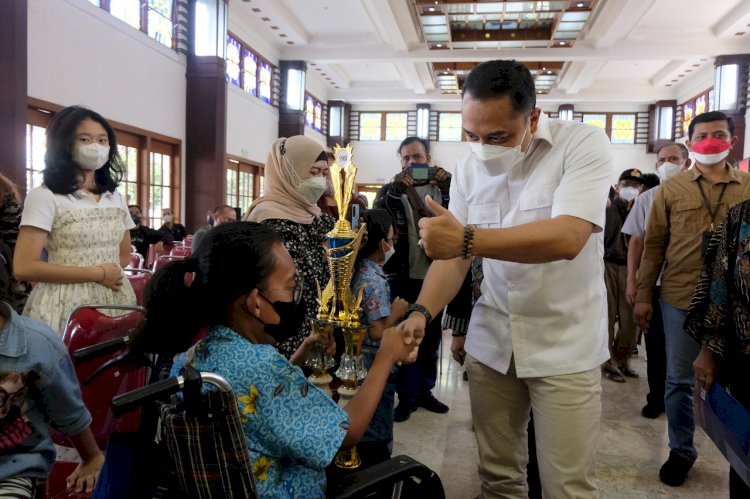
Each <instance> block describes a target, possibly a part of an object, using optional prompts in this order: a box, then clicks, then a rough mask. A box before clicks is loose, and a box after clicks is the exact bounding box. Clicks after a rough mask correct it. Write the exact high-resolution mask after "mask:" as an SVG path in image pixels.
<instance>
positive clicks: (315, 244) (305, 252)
mask: <svg viewBox="0 0 750 499" xmlns="http://www.w3.org/2000/svg"><path fill="white" fill-rule="evenodd" d="M261 223H263V224H265V225H268V226H269V227H271V228H272V229H273V230H275V231H276V232H278V233H279V235H280V236H281V239H282V241H284V246H285V247H286V249H287V251H289V254H290V255H291V256H292V260H294V266H295V267H296V268H297V276H298V278H299V280H300V281H301V282H302V284H303V286H304V290H303V292H302V299H303V301H304V303H305V314H306V316H307V317H315V316H316V315H318V284H319V285H320V288H321V289H323V288H325V286H326V284H328V275H329V274H328V260H327V259H326V253H325V249H324V244H325V243H326V234H327V233H328V232H329V231H330V230H331V229H333V224H334V220H333V218H331V217H329V216H328V215H322V216H320V217H317V218H315V219H314V220H313V222H312V223H311V224H301V223H297V222H292V221H291V220H281V219H268V220H264V221H263V222H261ZM311 332H312V329H311V326H310V321H304V322H303V323H302V325H301V326H300V328H299V330H298V331H297V332H296V333H295V334H294V335H293V336H292V337H291V338H289V339H288V340H286V341H285V342H284V343H282V344H280V345H279V351H280V352H281V353H283V354H284V355H285V356H286V357H287V358H289V357H291V356H292V355H293V354H294V352H296V351H297V349H298V348H299V346H300V345H301V344H302V342H303V341H304V340H305V338H307V337H308V336H310V333H311Z"/></svg>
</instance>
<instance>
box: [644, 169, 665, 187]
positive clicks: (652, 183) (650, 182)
mask: <svg viewBox="0 0 750 499" xmlns="http://www.w3.org/2000/svg"><path fill="white" fill-rule="evenodd" d="M660 182H661V181H660V180H659V175H657V174H655V173H644V174H643V175H641V183H642V184H643V186H644V187H645V188H646V189H653V188H654V187H656V186H657V185H659V183H660Z"/></svg>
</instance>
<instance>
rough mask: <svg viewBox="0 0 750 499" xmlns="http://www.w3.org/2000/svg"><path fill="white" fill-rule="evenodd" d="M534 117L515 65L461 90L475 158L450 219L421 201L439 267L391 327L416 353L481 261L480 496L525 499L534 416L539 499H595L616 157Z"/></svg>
mask: <svg viewBox="0 0 750 499" xmlns="http://www.w3.org/2000/svg"><path fill="white" fill-rule="evenodd" d="M535 106H536V91H535V88H534V82H533V78H532V76H531V74H530V73H529V71H528V69H527V68H526V67H525V66H523V65H522V64H520V63H518V62H516V61H489V62H485V63H483V64H480V65H478V66H477V67H476V68H474V69H473V70H472V72H471V73H470V74H469V76H468V77H467V79H466V82H465V83H464V86H463V88H462V110H461V113H462V118H463V128H464V132H465V133H466V136H467V139H468V141H469V146H470V149H471V154H467V156H466V157H464V159H463V160H462V161H460V162H459V164H458V165H457V167H456V173H455V174H454V177H453V182H452V185H451V192H450V196H451V201H450V207H449V209H450V211H448V210H445V209H443V208H442V207H441V206H440V205H439V204H438V203H435V202H434V201H432V200H431V199H429V198H428V199H427V200H426V203H427V206H428V208H430V209H431V210H432V211H434V212H435V213H436V215H437V216H435V217H432V218H423V219H422V220H421V221H420V224H419V225H420V229H421V230H420V237H421V238H422V244H423V246H424V248H425V251H426V252H427V254H428V256H430V257H431V258H433V259H435V261H434V262H433V264H432V265H431V267H430V269H429V271H428V273H427V276H426V278H425V281H424V286H423V288H422V292H421V293H420V296H419V298H418V300H417V303H416V304H415V305H412V306H411V307H410V308H409V312H407V319H406V320H405V321H404V322H403V323H402V324H401V325H400V326H399V327H400V329H401V330H402V332H403V333H404V335H405V337H406V338H407V341H410V337H411V336H413V337H414V338H415V340H416V341H420V339H421V337H422V335H423V331H424V327H425V323H426V322H429V320H430V318H431V316H432V315H435V314H437V313H438V312H439V311H440V310H442V309H443V307H444V306H445V305H446V304H447V303H448V302H449V301H450V299H451V298H452V297H453V296H454V295H455V294H456V292H457V291H458V289H459V288H460V286H461V283H462V281H463V279H464V276H465V275H466V272H467V271H468V269H469V265H470V262H471V259H470V257H471V256H480V257H483V269H484V281H483V282H482V297H481V298H480V299H479V301H478V302H477V304H476V305H475V307H474V311H473V313H472V317H471V321H470V323H469V331H468V337H467V339H466V344H465V347H466V365H467V368H468V371H469V386H470V395H471V406H472V417H473V422H474V429H475V433H476V437H477V443H478V444H479V457H480V473H479V474H480V478H481V481H482V496H483V497H523V496H524V495H525V494H526V477H525V468H526V462H527V460H528V452H527V446H526V438H527V435H526V428H527V424H528V421H529V412H530V411H533V415H534V425H535V427H536V439H537V448H538V449H539V453H538V459H539V471H540V475H541V481H542V488H543V491H544V496H545V497H547V498H557V497H579V498H584V497H585V498H588V497H591V498H593V497H596V485H595V483H594V468H595V452H596V437H597V430H598V427H599V417H600V414H601V375H600V371H599V366H600V365H601V364H602V362H604V361H605V360H606V359H607V358H608V357H609V352H608V348H607V298H606V290H605V287H604V280H603V278H602V276H603V273H604V268H603V239H602V229H603V227H604V221H605V208H606V203H607V193H608V191H609V183H610V179H611V177H612V166H613V165H612V157H611V150H610V143H609V139H608V138H607V136H606V135H605V134H604V132H603V131H602V130H600V129H597V128H594V127H590V126H587V125H583V124H581V123H578V122H573V121H560V120H552V119H549V118H548V117H547V116H546V115H544V114H543V113H542V112H541V110H540V109H539V108H537V107H535ZM414 312H417V313H414ZM454 341H456V342H459V343H460V342H462V341H463V339H462V338H454ZM453 350H454V351H459V352H460V351H461V350H462V346H461V345H454V348H453Z"/></svg>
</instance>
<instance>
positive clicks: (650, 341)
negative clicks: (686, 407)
mask: <svg viewBox="0 0 750 499" xmlns="http://www.w3.org/2000/svg"><path fill="white" fill-rule="evenodd" d="M660 291H661V287H660V286H657V287H655V288H654V297H653V300H652V301H651V306H652V307H653V309H654V313H653V315H652V316H651V321H650V322H649V323H648V331H647V332H646V333H644V335H645V337H646V338H645V339H646V356H647V357H648V361H647V362H646V374H647V376H648V395H646V402H647V403H648V405H651V406H654V407H661V408H664V383H665V382H666V380H667V351H666V347H665V346H664V321H663V320H662V317H661V305H659V296H660V294H661V293H660Z"/></svg>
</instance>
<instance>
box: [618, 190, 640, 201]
mask: <svg viewBox="0 0 750 499" xmlns="http://www.w3.org/2000/svg"><path fill="white" fill-rule="evenodd" d="M639 193H640V191H639V190H638V189H636V188H635V187H623V188H622V189H620V192H619V196H620V199H622V200H623V201H627V202H630V201H632V200H634V199H635V198H637V197H638V194H639Z"/></svg>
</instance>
